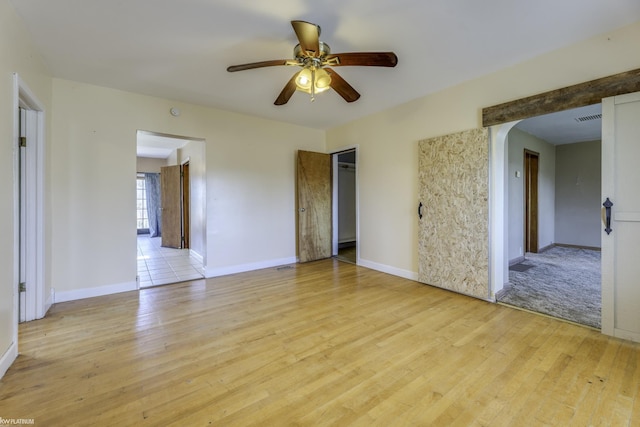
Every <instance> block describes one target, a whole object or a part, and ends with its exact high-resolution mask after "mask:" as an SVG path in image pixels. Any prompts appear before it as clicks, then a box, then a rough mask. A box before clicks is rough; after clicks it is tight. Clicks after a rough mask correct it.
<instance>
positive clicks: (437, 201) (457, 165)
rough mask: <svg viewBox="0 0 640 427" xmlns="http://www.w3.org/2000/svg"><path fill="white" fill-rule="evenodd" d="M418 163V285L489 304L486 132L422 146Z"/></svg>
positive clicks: (427, 141)
mask: <svg viewBox="0 0 640 427" xmlns="http://www.w3.org/2000/svg"><path fill="white" fill-rule="evenodd" d="M418 162H419V166H418V180H419V181H418V191H419V196H418V197H419V202H420V205H419V207H418V211H419V212H418V213H419V216H420V215H421V216H422V218H420V219H419V237H418V258H419V259H418V280H419V281H420V282H422V283H427V284H429V285H433V286H438V287H441V288H445V289H449V290H452V291H456V292H459V293H463V294H466V295H471V296H474V297H477V298H481V299H488V298H489V254H488V246H489V232H488V228H489V214H488V211H489V207H488V194H489V185H488V174H489V138H488V132H487V129H474V130H470V131H465V132H460V133H456V134H452V135H447V136H443V137H438V138H431V139H427V140H424V141H420V143H419V161H418Z"/></svg>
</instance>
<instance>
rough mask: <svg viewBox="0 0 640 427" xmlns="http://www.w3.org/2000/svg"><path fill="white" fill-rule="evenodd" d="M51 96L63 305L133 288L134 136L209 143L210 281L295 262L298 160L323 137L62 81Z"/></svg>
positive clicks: (57, 270) (55, 275)
mask: <svg viewBox="0 0 640 427" xmlns="http://www.w3.org/2000/svg"><path fill="white" fill-rule="evenodd" d="M53 94H54V109H55V112H56V114H55V116H54V119H53V125H52V126H53V139H52V151H53V167H52V171H51V181H52V186H53V188H54V191H55V195H56V197H55V199H54V202H53V206H52V217H53V219H52V221H53V224H52V233H53V236H52V245H53V249H54V251H53V253H54V255H53V271H52V279H51V280H52V284H53V287H54V288H55V290H56V301H59V300H60V299H59V298H58V295H59V294H60V295H61V299H69V298H71V299H72V298H78V297H82V296H87V295H90V294H91V293H95V292H96V289H101V290H102V291H105V292H107V291H115V290H123V289H128V288H130V287H131V285H132V284H135V277H136V232H135V225H134V224H135V221H134V220H135V194H134V191H135V190H134V186H133V185H132V184H131V183H132V182H134V178H135V173H136V132H137V130H146V131H152V132H158V133H164V134H170V135H184V136H189V137H193V138H202V139H203V140H205V141H206V148H205V153H206V155H205V156H206V157H205V162H206V166H203V169H204V168H206V203H207V209H206V219H205V221H206V236H205V237H204V239H205V241H206V247H205V249H204V252H205V254H206V259H205V263H206V266H207V275H209V276H211V275H217V274H223V273H227V272H231V271H238V270H244V269H250V268H258V267H261V266H268V265H271V264H274V263H278V262H280V261H282V260H289V261H291V260H295V235H294V234H295V226H294V225H295V223H294V220H295V204H294V200H295V199H294V196H295V194H294V189H295V184H294V159H295V156H294V155H295V151H296V150H297V149H298V148H300V149H306V150H315V151H324V145H325V144H324V141H325V134H324V132H322V131H318V130H312V129H306V128H301V127H297V126H293V125H288V124H284V123H278V122H273V121H268V120H262V119H257V118H252V117H249V116H244V115H240V114H235V113H230V112H225V111H220V110H215V109H211V108H204V107H200V106H195V105H189V104H182V103H177V102H172V101H169V100H165V99H159V98H153V97H149V96H142V95H137V94H133V93H128V92H123V91H117V90H112V89H107V88H102V87H97V86H91V85H86V84H81V83H75V82H70V81H66V80H59V79H54V82H53ZM172 106H175V107H178V108H180V110H181V111H182V114H181V115H180V117H173V116H171V115H170V114H169V109H170V108H171V107H172ZM300 135H304V138H300V137H299V136H300ZM114 265H117V266H119V267H118V268H113V266H114Z"/></svg>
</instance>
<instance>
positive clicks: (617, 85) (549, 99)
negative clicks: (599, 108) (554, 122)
mask: <svg viewBox="0 0 640 427" xmlns="http://www.w3.org/2000/svg"><path fill="white" fill-rule="evenodd" d="M638 91H640V68H639V69H636V70H631V71H626V72H624V73H619V74H614V75H612V76H608V77H603V78H600V79H596V80H591V81H588V82H585V83H579V84H576V85H573V86H568V87H564V88H561V89H556V90H552V91H549V92H544V93H541V94H538V95H533V96H529V97H527V98H522V99H517V100H515V101H510V102H505V103H503V104H499V105H494V106H492V107H486V108H483V109H482V126H484V127H488V126H493V125H498V124H501V123H507V122H511V121H514V120H520V119H526V118H529V117H535V116H540V115H542V114H549V113H555V112H558V111H564V110H569V109H572V108H578V107H584V106H586V105H593V104H598V103H600V102H602V98H607V97H609V96H616V95H622V94H624V93H632V92H638Z"/></svg>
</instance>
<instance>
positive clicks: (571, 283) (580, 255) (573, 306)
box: [498, 246, 601, 329]
mask: <svg viewBox="0 0 640 427" xmlns="http://www.w3.org/2000/svg"><path fill="white" fill-rule="evenodd" d="M523 270H524V271H523ZM498 301H499V302H502V303H505V304H509V305H513V306H516V307H520V308H524V309H527V310H531V311H535V312H538V313H543V314H547V315H549V316H553V317H558V318H561V319H565V320H570V321H572V322H576V323H580V324H582V325H587V326H592V327H594V328H598V329H599V328H600V318H601V315H600V310H601V274H600V252H599V251H595V250H589V249H574V248H565V247H560V246H555V247H553V248H551V249H549V250H547V251H545V252H543V253H539V254H533V253H527V255H526V259H525V261H523V262H522V263H520V264H516V265H515V266H512V267H511V268H510V269H509V285H507V286H505V288H504V289H503V290H502V291H501V292H500V295H499V296H498Z"/></svg>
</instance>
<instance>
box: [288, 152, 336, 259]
mask: <svg viewBox="0 0 640 427" xmlns="http://www.w3.org/2000/svg"><path fill="white" fill-rule="evenodd" d="M296 176H297V189H298V259H299V260H300V262H308V261H315V260H318V259H323V258H329V257H331V238H332V222H331V202H332V193H331V191H332V188H331V155H330V154H323V153H314V152H311V151H298V162H297V169H296Z"/></svg>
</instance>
